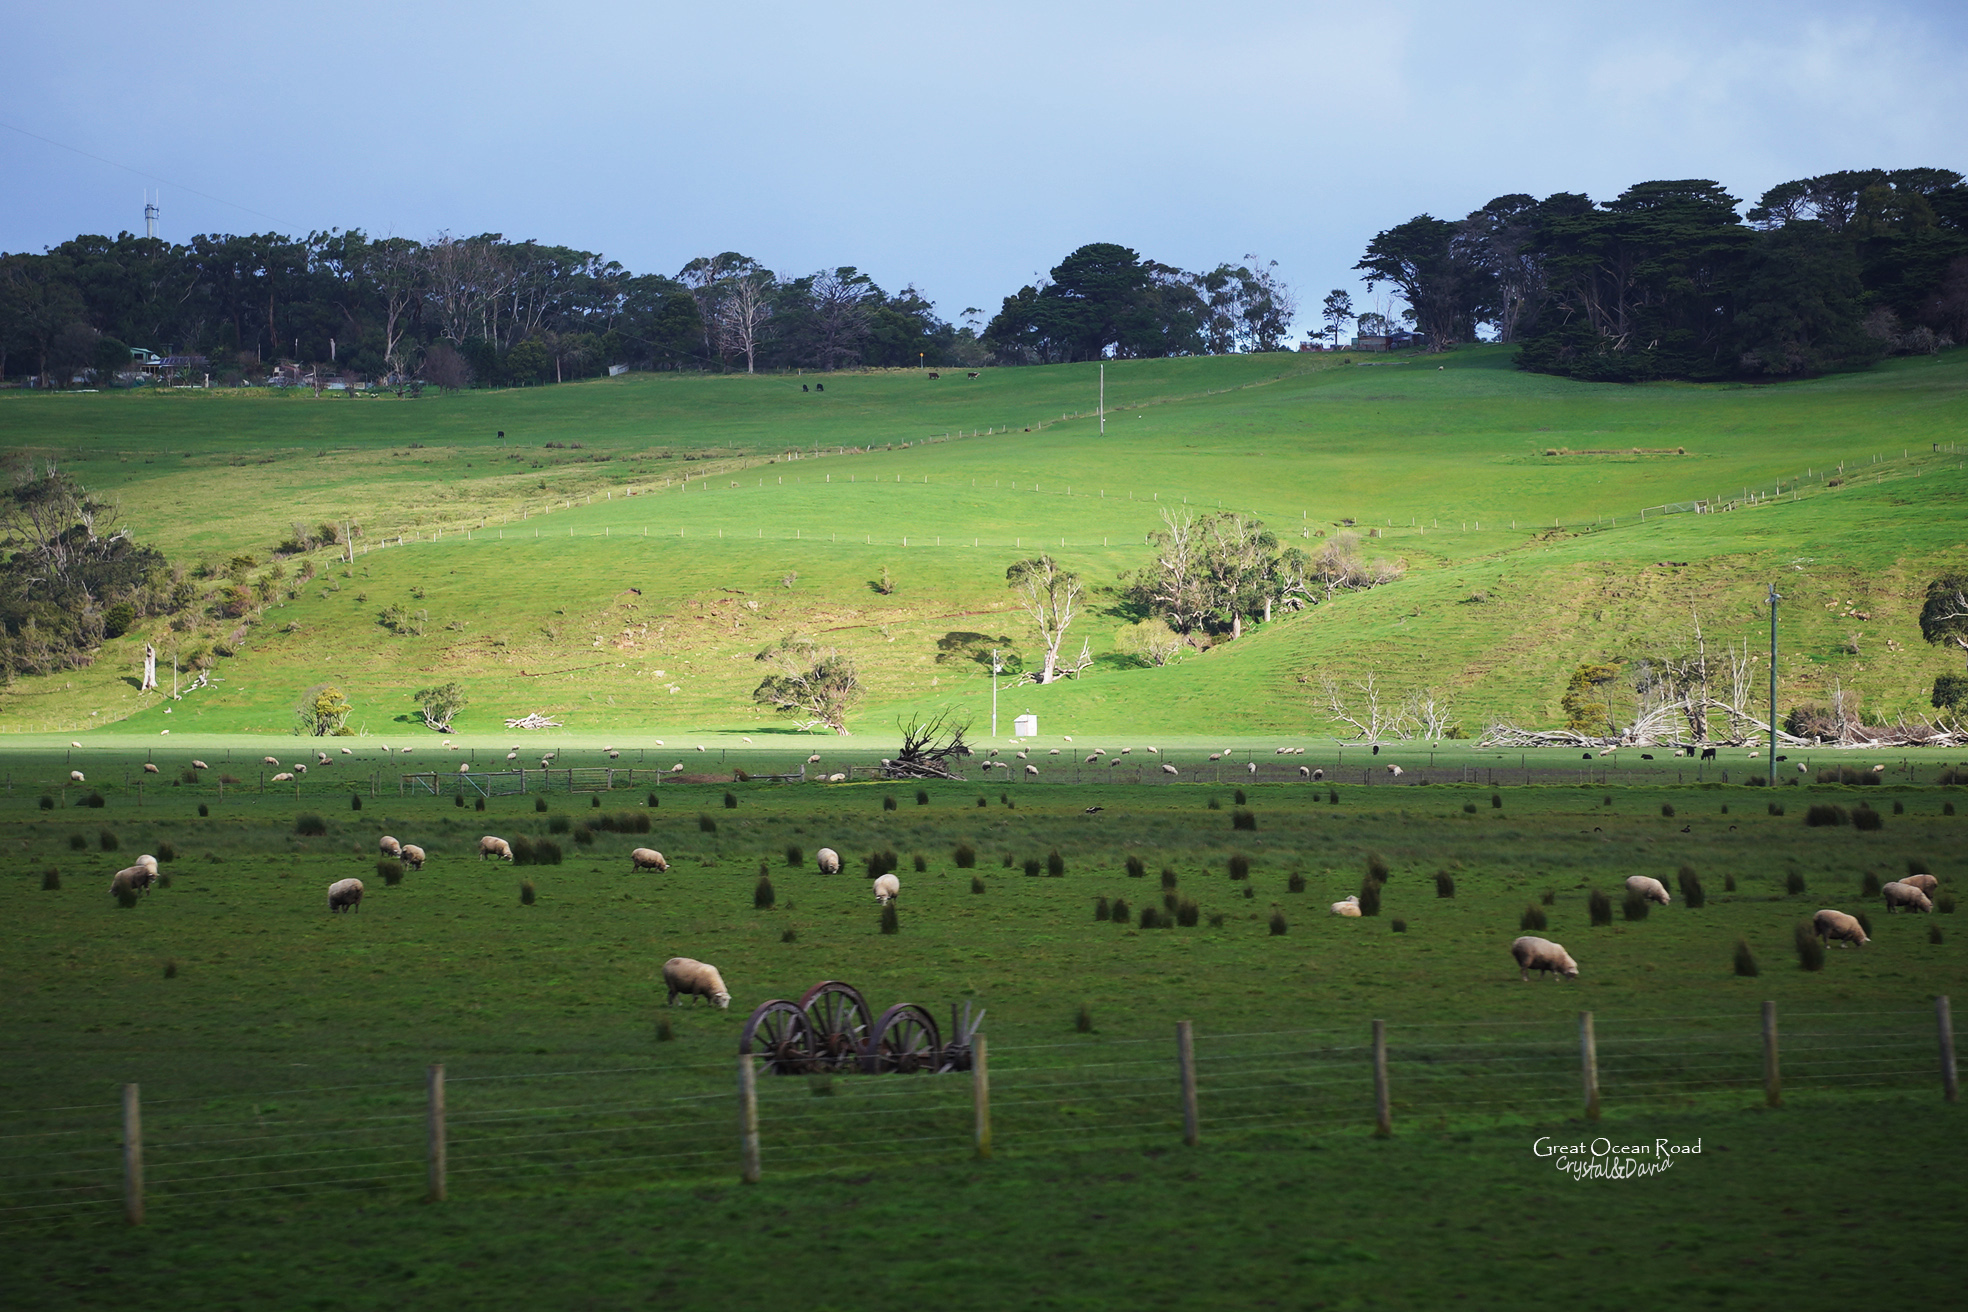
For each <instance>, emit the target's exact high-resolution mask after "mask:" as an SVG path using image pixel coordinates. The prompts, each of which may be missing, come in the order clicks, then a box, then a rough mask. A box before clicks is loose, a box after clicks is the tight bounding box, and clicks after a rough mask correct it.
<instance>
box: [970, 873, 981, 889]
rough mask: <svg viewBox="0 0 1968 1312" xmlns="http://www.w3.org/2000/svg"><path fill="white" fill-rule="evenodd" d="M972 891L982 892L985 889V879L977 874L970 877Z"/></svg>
mask: <svg viewBox="0 0 1968 1312" xmlns="http://www.w3.org/2000/svg"><path fill="white" fill-rule="evenodd" d="M970 891H971V892H973V893H982V892H983V891H984V881H983V880H981V879H979V878H978V877H977V876H976V875H972V876H971V877H970Z"/></svg>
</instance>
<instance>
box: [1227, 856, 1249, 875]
mask: <svg viewBox="0 0 1968 1312" xmlns="http://www.w3.org/2000/svg"><path fill="white" fill-rule="evenodd" d="M1230 878H1232V879H1249V878H1250V858H1249V857H1247V856H1245V855H1244V854H1243V853H1242V852H1235V853H1232V854H1231V857H1230Z"/></svg>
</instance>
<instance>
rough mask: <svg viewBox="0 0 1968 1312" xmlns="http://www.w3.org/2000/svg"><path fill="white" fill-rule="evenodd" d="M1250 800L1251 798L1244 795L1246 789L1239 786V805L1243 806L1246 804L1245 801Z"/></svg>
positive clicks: (1237, 800)
mask: <svg viewBox="0 0 1968 1312" xmlns="http://www.w3.org/2000/svg"><path fill="white" fill-rule="evenodd" d="M1249 800H1250V799H1249V798H1247V797H1245V796H1244V790H1243V789H1241V788H1239V789H1238V790H1237V793H1236V802H1237V805H1238V806H1242V805H1244V803H1246V802H1248V801H1249Z"/></svg>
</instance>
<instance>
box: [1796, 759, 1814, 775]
mask: <svg viewBox="0 0 1968 1312" xmlns="http://www.w3.org/2000/svg"><path fill="white" fill-rule="evenodd" d="M1810 771H1811V767H1810V766H1809V765H1806V764H1805V763H1804V762H1802V761H1799V762H1798V763H1797V773H1799V774H1809V773H1810Z"/></svg>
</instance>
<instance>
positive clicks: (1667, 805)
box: [1661, 802, 1674, 820]
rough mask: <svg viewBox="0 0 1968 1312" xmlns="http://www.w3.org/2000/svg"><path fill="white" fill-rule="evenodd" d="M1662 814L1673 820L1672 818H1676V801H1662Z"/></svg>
mask: <svg viewBox="0 0 1968 1312" xmlns="http://www.w3.org/2000/svg"><path fill="white" fill-rule="evenodd" d="M1661 814H1662V815H1664V816H1666V817H1667V818H1668V819H1670V820H1672V819H1673V818H1674V803H1672V802H1662V803H1661Z"/></svg>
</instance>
